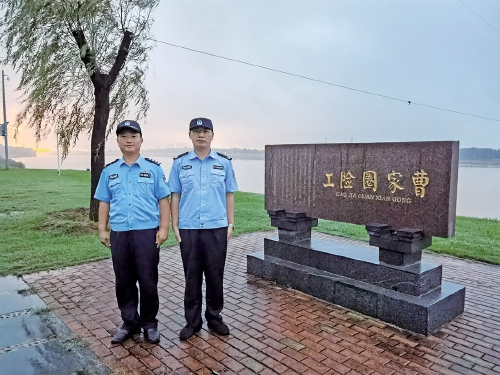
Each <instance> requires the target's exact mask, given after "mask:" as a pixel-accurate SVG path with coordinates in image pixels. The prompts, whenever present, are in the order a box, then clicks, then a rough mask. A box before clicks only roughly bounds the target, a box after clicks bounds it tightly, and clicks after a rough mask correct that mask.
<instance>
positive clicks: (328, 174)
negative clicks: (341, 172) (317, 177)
mask: <svg viewBox="0 0 500 375" xmlns="http://www.w3.org/2000/svg"><path fill="white" fill-rule="evenodd" d="M325 174H326V180H327V181H326V184H323V186H324V187H328V186H331V187H334V186H335V184H334V183H333V182H332V180H331V178H332V176H333V173H325Z"/></svg>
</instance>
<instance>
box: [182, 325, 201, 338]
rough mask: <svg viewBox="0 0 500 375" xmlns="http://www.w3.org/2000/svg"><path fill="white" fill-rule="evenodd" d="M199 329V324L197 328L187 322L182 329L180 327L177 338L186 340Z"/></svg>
mask: <svg viewBox="0 0 500 375" xmlns="http://www.w3.org/2000/svg"><path fill="white" fill-rule="evenodd" d="M200 329H201V326H199V327H198V328H195V327H191V326H190V325H189V324H187V325H186V326H185V327H184V328H183V329H181V333H179V338H180V339H181V340H182V341H186V340H187V339H189V338H190V337H191V336H193V335H194V334H195V333H196V332H198V331H199V330H200Z"/></svg>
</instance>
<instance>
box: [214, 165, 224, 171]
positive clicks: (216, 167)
mask: <svg viewBox="0 0 500 375" xmlns="http://www.w3.org/2000/svg"><path fill="white" fill-rule="evenodd" d="M214 169H221V170H223V169H224V166H223V165H214Z"/></svg>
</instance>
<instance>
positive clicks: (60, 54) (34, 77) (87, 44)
mask: <svg viewBox="0 0 500 375" xmlns="http://www.w3.org/2000/svg"><path fill="white" fill-rule="evenodd" d="M158 3H159V0H0V11H1V12H0V14H1V15H2V17H3V20H2V21H0V43H1V45H2V47H3V48H4V51H5V52H4V54H5V58H4V60H3V63H4V64H10V65H11V66H12V67H13V68H14V70H15V71H16V72H18V73H19V74H20V77H21V79H20V83H19V86H18V90H20V91H21V92H22V110H21V111H20V112H19V113H18V115H17V118H16V124H15V126H16V128H18V127H19V126H20V125H22V124H27V125H28V126H29V127H31V128H33V129H34V130H35V137H36V140H37V141H40V140H41V139H42V138H44V137H45V136H46V135H47V134H49V133H50V132H52V131H55V132H57V133H58V135H59V140H60V146H61V149H62V158H63V159H64V158H66V156H67V155H68V151H69V149H70V147H71V146H74V145H75V143H76V141H77V140H78V138H79V137H80V136H81V135H82V134H85V135H87V136H88V137H90V139H91V161H90V166H91V175H92V177H91V191H90V194H91V197H90V219H92V220H94V221H96V220H97V216H98V202H97V201H96V200H94V199H93V196H94V192H95V189H96V187H97V183H98V181H99V176H100V174H101V171H102V169H103V168H104V149H105V141H106V138H107V137H108V135H109V134H110V133H111V131H112V130H113V127H114V126H115V125H116V124H117V123H118V122H119V121H121V120H122V119H123V118H124V117H125V116H126V115H129V114H130V112H133V113H134V116H135V118H137V119H139V118H141V117H144V116H145V114H146V112H147V110H148V107H149V101H148V98H147V90H146V88H145V85H144V80H145V75H146V70H147V63H148V52H149V50H150V49H151V47H152V45H151V42H150V40H151V39H150V28H151V25H152V22H153V18H152V13H153V11H154V10H155V9H156V7H157V6H158Z"/></svg>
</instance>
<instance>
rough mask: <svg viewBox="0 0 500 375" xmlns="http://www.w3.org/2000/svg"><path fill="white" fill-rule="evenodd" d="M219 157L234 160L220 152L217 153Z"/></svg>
mask: <svg viewBox="0 0 500 375" xmlns="http://www.w3.org/2000/svg"><path fill="white" fill-rule="evenodd" d="M217 155H219V156H222V157H223V158H225V159H227V160H233V158H230V157H229V156H227V155H224V154H221V153H220V152H218V153H217Z"/></svg>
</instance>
